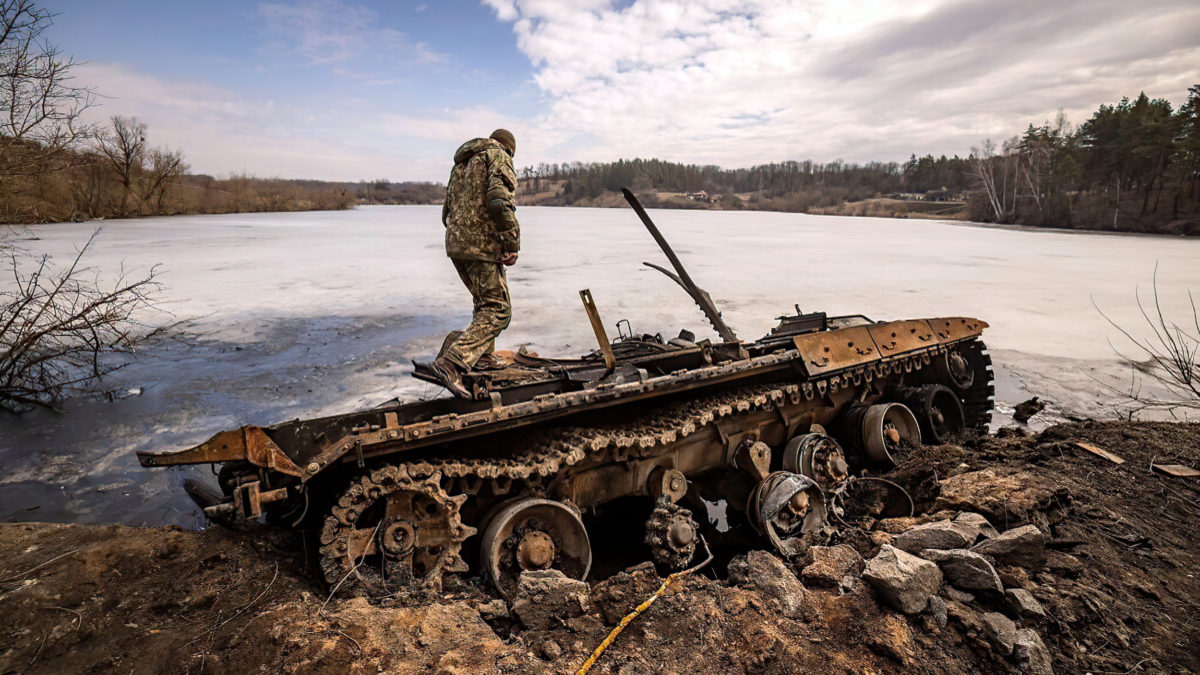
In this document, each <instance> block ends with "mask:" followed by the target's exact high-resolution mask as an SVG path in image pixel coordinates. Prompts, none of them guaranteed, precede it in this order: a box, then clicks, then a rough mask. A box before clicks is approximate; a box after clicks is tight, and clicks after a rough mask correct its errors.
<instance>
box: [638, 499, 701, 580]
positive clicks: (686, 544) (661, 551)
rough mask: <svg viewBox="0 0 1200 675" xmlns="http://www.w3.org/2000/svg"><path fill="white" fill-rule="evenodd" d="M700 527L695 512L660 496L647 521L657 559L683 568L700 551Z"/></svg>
mask: <svg viewBox="0 0 1200 675" xmlns="http://www.w3.org/2000/svg"><path fill="white" fill-rule="evenodd" d="M699 532H700V528H699V526H698V525H696V521H695V520H693V519H692V512H691V511H689V510H687V509H685V508H683V507H682V506H680V505H678V504H673V503H671V501H670V500H668V499H665V498H660V499H659V500H658V502H657V503H656V504H655V505H654V511H653V512H652V513H651V514H650V518H649V519H648V520H647V521H646V539H645V541H646V543H647V544H649V546H650V556H651V557H652V558H654V562H656V563H658V564H660V565H662V566H663V567H666V568H667V569H672V570H678V569H683V568H684V567H685V566H686V565H687V564H688V563H689V562H691V560H692V556H694V555H695V554H696V542H697V541H698V540H699V538H700V536H699Z"/></svg>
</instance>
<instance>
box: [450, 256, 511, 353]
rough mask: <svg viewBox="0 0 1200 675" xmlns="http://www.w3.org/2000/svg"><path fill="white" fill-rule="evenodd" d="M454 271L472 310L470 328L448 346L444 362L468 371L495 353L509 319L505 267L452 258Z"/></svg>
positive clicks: (509, 301)
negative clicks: (460, 280) (469, 296)
mask: <svg viewBox="0 0 1200 675" xmlns="http://www.w3.org/2000/svg"><path fill="white" fill-rule="evenodd" d="M451 261H452V262H453V263H454V269H456V270H458V276H459V278H460V279H462V282H463V284H464V285H465V286H466V287H467V290H469V291H471V300H472V301H473V303H474V308H473V311H472V313H471V325H469V326H467V328H466V330H464V331H463V332H462V335H460V336H458V339H457V340H455V341H454V342H453V343H452V344H450V345H449V346H448V347H447V348H446V351H445V356H446V358H448V359H450V361H452V362H453V363H454V364H455V365H458V366H460V367H462V368H464V369H466V370H470V369H471V368H472V367H473V366H474V365H475V362H476V361H478V360H479V359H480V358H481V357H482V356H483V355H485V354H491V353H492V352H493V351H494V350H495V349H496V337H497V336H498V335H500V332H501V331H503V330H504V329H505V328H508V322H509V320H510V319H512V301H511V300H510V299H509V297H508V280H507V279H505V278H504V266H503V265H501V264H500V263H495V262H486V261H483V260H461V259H459V258H451Z"/></svg>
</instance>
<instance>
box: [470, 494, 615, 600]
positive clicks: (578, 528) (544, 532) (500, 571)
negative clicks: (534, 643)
mask: <svg viewBox="0 0 1200 675" xmlns="http://www.w3.org/2000/svg"><path fill="white" fill-rule="evenodd" d="M480 567H481V568H482V570H483V572H484V573H485V574H487V575H488V577H489V578H490V579H491V580H492V584H493V585H494V586H495V587H496V589H497V590H499V591H500V593H501V595H503V596H504V597H506V598H512V597H513V596H514V595H516V592H517V582H518V580H519V579H520V577H521V572H531V571H537V570H548V569H555V570H558V571H560V572H562V573H563V574H565V575H567V576H568V577H571V578H573V579H586V578H587V575H588V572H589V571H590V570H591V568H592V544H591V541H590V540H589V539H588V534H587V530H586V529H585V528H584V526H583V521H582V520H580V518H579V514H578V513H577V512H576V511H575V510H574V509H572V508H571V507H569V506H567V505H566V504H563V503H562V502H556V501H552V500H549V499H538V498H532V497H531V498H526V499H515V500H512V501H511V502H508V503H506V504H504V505H502V506H501V507H500V508H499V509H498V510H497V511H496V512H495V514H493V515H492V516H491V518H490V520H489V521H488V523H487V526H486V528H485V529H484V532H483V541H482V543H481V545H480Z"/></svg>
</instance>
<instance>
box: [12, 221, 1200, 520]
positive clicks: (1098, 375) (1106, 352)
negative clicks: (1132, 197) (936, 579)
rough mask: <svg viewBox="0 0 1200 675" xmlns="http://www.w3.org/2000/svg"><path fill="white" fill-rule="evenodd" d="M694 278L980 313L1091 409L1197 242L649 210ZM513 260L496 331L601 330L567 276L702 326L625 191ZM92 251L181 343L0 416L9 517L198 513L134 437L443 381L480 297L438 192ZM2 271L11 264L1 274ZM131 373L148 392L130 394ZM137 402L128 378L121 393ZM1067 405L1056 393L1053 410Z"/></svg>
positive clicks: (804, 303) (180, 229)
mask: <svg viewBox="0 0 1200 675" xmlns="http://www.w3.org/2000/svg"><path fill="white" fill-rule="evenodd" d="M651 214H652V216H653V217H654V219H655V221H656V222H657V223H658V225H659V227H660V228H661V229H662V231H663V233H664V234H665V235H666V237H667V238H668V240H669V241H671V242H672V244H673V245H674V246H675V249H676V251H677V252H678V253H679V255H680V257H681V258H682V259H683V261H684V263H685V264H686V265H687V266H688V269H689V271H690V272H691V274H692V277H693V278H694V279H695V280H696V282H697V283H698V284H700V285H701V286H703V287H704V288H705V289H707V290H708V291H709V292H710V293H711V294H712V296H713V298H714V300H715V301H716V302H717V305H718V307H719V308H720V309H721V310H722V312H723V313H724V316H725V318H726V320H727V321H728V323H729V324H730V325H731V326H732V327H733V328H734V329H735V330H736V331H737V332H738V335H739V336H740V337H742V338H745V339H754V338H756V337H758V336H761V335H762V334H763V333H765V332H766V331H767V330H768V329H769V328H770V327H771V326H772V325H774V324H775V320H774V317H776V316H778V315H780V314H782V313H785V312H790V311H793V305H795V304H799V305H800V307H801V308H802V309H804V310H806V311H811V310H825V311H828V312H830V313H863V314H866V315H868V316H871V317H872V318H875V319H893V318H910V317H926V316H947V315H966V316H977V317H980V318H983V319H986V320H987V321H988V322H990V323H991V328H990V329H988V331H987V332H986V333H985V338H986V340H987V342H988V344H989V346H990V347H991V348H992V349H993V350H994V351H995V353H996V355H997V357H998V365H999V367H1000V369H1001V373H1000V375H999V379H998V386H999V388H1000V395H999V397H998V398H1000V408H1001V410H1002V411H1003V410H1004V409H1005V408H1006V407H1011V405H1012V404H1015V403H1017V402H1019V401H1020V400H1022V399H1023V398H1025V397H1027V396H1028V395H1029V392H1033V393H1037V394H1040V395H1042V396H1043V398H1051V399H1052V400H1055V401H1056V402H1057V403H1058V405H1057V410H1058V411H1059V412H1061V413H1070V412H1076V413H1085V414H1099V413H1102V412H1103V411H1104V410H1105V407H1106V405H1107V402H1106V400H1105V398H1104V396H1103V395H1102V394H1101V393H1097V392H1098V390H1099V387H1097V386H1096V384H1095V379H1100V380H1102V381H1104V382H1111V383H1114V384H1116V385H1118V386H1119V385H1120V384H1121V382H1122V378H1124V377H1125V372H1124V370H1123V369H1120V368H1118V367H1117V365H1116V363H1115V361H1114V359H1113V351H1112V347H1111V346H1110V345H1109V342H1108V341H1109V339H1110V338H1111V339H1113V340H1114V342H1116V341H1117V340H1118V337H1119V336H1118V334H1117V332H1116V331H1115V330H1114V329H1112V328H1111V327H1110V326H1109V325H1108V323H1107V322H1106V321H1105V319H1104V318H1103V317H1101V316H1100V314H1099V313H1098V312H1097V311H1096V309H1095V308H1094V307H1093V304H1092V303H1093V299H1094V301H1095V303H1096V305H1098V306H1099V307H1100V308H1102V309H1103V310H1104V311H1105V312H1106V313H1108V314H1109V316H1111V317H1112V318H1113V319H1114V320H1116V321H1118V322H1119V323H1121V324H1123V325H1126V326H1131V327H1135V328H1137V327H1138V326H1139V323H1140V322H1141V317H1140V315H1139V314H1138V312H1137V306H1136V304H1135V301H1134V289H1135V287H1137V286H1138V285H1140V286H1141V287H1142V289H1143V292H1144V293H1145V292H1146V291H1148V290H1149V284H1150V279H1151V275H1152V274H1153V271H1154V267H1155V265H1156V264H1157V265H1158V283H1159V292H1160V296H1161V297H1162V300H1163V305H1164V310H1166V311H1167V312H1168V314H1169V315H1176V316H1182V315H1183V313H1184V312H1187V313H1188V316H1189V317H1190V311H1191V310H1190V306H1189V305H1188V301H1187V296H1186V289H1188V288H1191V289H1194V290H1200V241H1197V240H1188V239H1178V238H1168V237H1139V236H1123V235H1101V234H1085V233H1074V232H1055V231H1034V230H1026V229H1009V228H988V227H979V226H972V225H966V224H961V223H948V222H938V221H923V220H893V219H876V218H840V217H832V216H809V215H801V214H772V213H754V212H716V211H711V212H710V211H651ZM519 215H520V218H521V224H522V230H523V250H522V251H521V258H520V261H519V263H518V265H517V266H516V267H514V268H512V269H511V270H510V273H509V285H510V288H511V293H512V297H513V306H514V317H513V322H512V325H511V327H510V328H509V330H508V331H507V332H506V333H505V334H504V336H503V337H502V338H501V346H502V347H510V348H511V347H515V346H517V345H519V344H522V343H527V344H529V345H530V347H531V348H532V349H534V350H536V351H538V352H540V353H542V354H547V355H578V354H581V353H583V352H585V351H588V350H590V349H591V348H592V347H593V344H592V341H593V338H592V334H591V329H590V327H589V325H588V322H587V319H586V315H585V314H584V312H583V309H582V306H581V304H580V302H579V298H578V294H577V291H578V290H579V289H582V288H590V289H591V290H592V294H593V296H594V297H595V299H596V302H597V305H598V307H599V309H600V312H601V315H602V316H603V317H604V320H605V323H606V324H607V325H608V326H609V327H610V332H613V333H615V330H613V329H612V328H611V327H612V326H613V324H615V323H616V321H617V320H618V319H622V318H628V319H629V320H630V321H631V322H632V324H633V327H634V329H635V330H636V331H637V332H639V333H641V332H649V333H656V332H662V333H663V335H664V336H667V337H670V336H673V335H674V334H675V333H677V332H678V330H679V329H680V328H690V329H692V330H693V331H695V332H696V333H697V334H698V335H700V336H701V337H704V336H712V335H713V331H712V329H711V328H710V327H709V326H708V325H707V322H706V321H705V320H704V318H703V316H702V315H701V314H700V312H699V310H698V309H697V308H696V307H695V305H693V304H692V303H691V301H690V300H689V299H688V298H687V296H686V295H685V294H684V293H683V291H682V290H680V289H679V288H678V287H677V286H675V284H674V282H672V281H670V280H668V279H667V278H666V277H664V276H662V275H661V274H659V273H658V272H655V271H653V270H649V269H647V268H645V267H642V265H641V262H642V261H644V260H645V261H651V262H657V263H660V264H662V263H664V257H663V255H662V253H661V252H659V251H658V249H657V247H656V246H655V245H654V242H653V241H652V240H651V238H650V237H649V235H648V234H647V233H646V231H645V230H644V229H643V228H642V226H641V224H640V223H639V222H638V220H637V217H636V216H635V215H634V214H633V212H632V211H630V210H628V209H579V208H547V207H535V208H522V209H521V210H520V213H519ZM95 226H96V224H95V223H81V224H59V225H45V226H37V227H34V228H32V232H33V233H34V235H35V236H36V237H37V238H38V239H37V240H33V241H25V242H23V245H24V247H25V248H27V249H28V250H30V251H32V252H35V253H39V254H40V253H47V254H50V255H52V256H54V258H55V259H56V260H58V261H60V262H65V261H66V259H67V258H68V257H69V256H71V255H73V253H74V251H75V250H76V248H77V247H78V246H79V245H81V244H82V243H83V241H85V240H86V238H87V237H88V235H89V234H90V233H91V232H92V230H93V229H94V228H95ZM87 261H88V262H89V263H90V264H91V265H92V266H94V267H96V268H98V269H100V270H102V272H104V273H106V274H108V275H111V274H112V273H114V271H115V270H116V269H118V268H119V267H120V266H121V265H124V266H125V267H126V268H133V269H135V270H137V269H140V270H145V269H148V268H149V267H150V266H152V265H155V264H161V265H162V267H161V270H162V272H163V276H162V280H163V282H164V283H165V285H166V288H165V298H164V299H165V301H166V302H165V307H166V308H167V309H169V310H170V311H171V312H173V313H174V315H175V318H176V319H183V320H188V321H189V324H190V325H189V328H190V330H191V331H192V332H193V333H194V334H195V336H196V337H195V339H193V340H192V341H191V342H190V343H189V344H183V343H177V342H165V343H163V344H161V345H158V346H156V347H153V348H151V349H148V350H146V351H145V352H144V353H143V354H142V355H141V356H140V358H139V360H138V361H137V362H135V363H134V364H133V365H131V366H130V367H129V368H128V369H126V370H124V371H122V372H120V373H118V374H117V375H116V376H115V377H114V378H113V379H111V380H110V381H108V382H106V384H105V386H106V388H109V389H111V390H113V391H114V392H115V394H116V397H117V400H114V401H112V402H108V401H98V400H91V399H77V400H73V401H71V402H69V404H68V406H67V407H68V412H67V413H66V414H64V415H55V414H51V413H45V412H36V413H33V414H29V415H24V416H22V417H20V418H13V417H0V462H3V467H4V469H5V470H4V472H3V476H2V477H0V518H3V519H40V520H54V521H85V522H125V523H143V522H145V523H164V522H173V523H180V524H198V522H199V520H198V519H197V517H196V511H195V509H194V508H193V507H192V506H191V504H190V503H189V502H188V501H187V500H186V497H183V494H182V490H181V489H179V488H178V483H179V482H180V481H181V480H182V478H183V477H186V476H188V475H193V474H196V473H201V472H206V471H207V468H204V469H184V470H174V471H161V470H154V471H147V470H142V469H141V468H140V467H138V465H137V462H136V459H135V458H134V457H133V452H134V451H137V450H171V449H178V448H180V447H184V446H186V445H190V444H194V443H197V442H200V441H202V440H204V439H205V438H207V437H208V436H210V435H211V434H212V433H214V432H216V431H220V430H223V429H226V428H232V427H235V426H237V425H240V424H247V423H255V424H270V423H273V422H277V421H280V420H284V419H289V418H293V417H300V416H307V415H314V414H327V413H333V412H342V411H349V410H354V409H358V408H361V407H365V406H369V405H375V404H378V403H380V402H383V401H386V400H387V399H389V398H392V397H393V396H400V397H401V398H416V397H421V396H433V395H438V394H440V391H439V390H438V389H437V388H435V387H430V386H427V385H425V384H424V383H421V382H418V381H416V380H413V379H412V378H411V377H409V376H408V373H409V372H410V370H411V365H410V363H409V361H408V359H409V358H410V357H413V356H417V355H421V354H426V353H431V352H432V351H434V350H435V349H436V347H437V345H438V344H440V341H441V337H442V336H443V335H444V334H445V333H446V332H447V331H449V330H451V329H454V328H461V327H462V326H463V325H465V323H466V322H467V320H468V318H469V314H470V307H469V304H470V303H469V296H468V295H467V293H466V291H465V289H463V287H462V285H461V283H460V282H459V280H458V278H457V276H456V274H455V273H454V270H453V268H452V267H451V266H450V264H449V262H448V261H447V260H446V259H445V257H444V256H443V254H442V228H441V224H440V220H439V207H429V206H412V207H362V208H358V209H355V210H353V211H345V212H312V213H277V214H238V215H221V216H179V217H171V218H147V219H140V220H122V221H110V222H108V223H105V224H104V231H103V233H102V234H101V235H100V237H99V238H98V239H97V241H96V243H95V245H94V249H93V251H91V252H90V253H89V255H88V257H87ZM0 283H11V281H8V280H5V281H4V282H0ZM138 388H142V392H143V393H142V394H141V395H136V396H130V395H129V392H130V391H131V390H136V389H138ZM123 396H124V397H125V398H120V397H123ZM1052 409H1054V408H1052Z"/></svg>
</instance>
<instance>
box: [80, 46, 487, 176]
mask: <svg viewBox="0 0 1200 675" xmlns="http://www.w3.org/2000/svg"><path fill="white" fill-rule="evenodd" d="M76 68H77V70H76V72H75V73H74V74H75V75H76V76H77V77H78V78H79V80H80V81H83V82H87V83H88V84H89V85H91V86H93V87H95V88H96V90H97V91H99V92H101V93H102V94H104V95H105V96H106V98H103V99H101V100H100V105H99V106H97V107H95V108H93V109H91V110H89V111H88V113H89V115H90V116H91V119H92V120H95V121H101V120H104V119H107V118H108V117H111V116H113V115H124V116H130V117H137V118H138V119H139V120H141V121H143V122H145V123H146V124H147V125H148V127H149V130H148V136H149V139H150V142H151V143H152V144H153V145H159V146H168V147H171V148H175V149H180V150H182V151H183V154H184V157H185V159H186V160H187V162H188V163H189V164H190V165H191V166H192V169H193V171H195V172H197V173H208V174H213V175H226V174H228V173H231V172H242V171H245V172H248V173H251V174H254V175H258V176H278V177H284V178H322V179H329V180H359V179H370V178H376V177H387V178H391V179H393V180H444V177H443V174H446V173H448V172H449V169H450V156H451V154H452V152H453V148H454V147H456V146H457V143H459V142H461V141H463V140H465V139H466V138H470V137H471V135H473V134H478V133H480V132H479V131H478V130H477V129H476V128H475V127H474V126H472V125H475V124H478V123H479V122H482V121H483V120H486V119H488V118H489V114H490V113H488V112H487V111H486V110H483V109H472V110H470V111H463V112H462V113H457V114H456V113H453V112H451V113H447V114H440V115H437V116H436V117H433V118H430V119H422V118H419V117H409V118H402V119H400V120H398V119H397V118H396V117H395V116H391V115H386V114H382V113H378V112H375V111H373V110H372V109H370V108H369V107H366V106H363V105H358V104H357V103H360V102H349V103H348V104H347V105H348V107H346V108H328V107H322V108H319V109H310V108H300V107H295V106H290V105H283V104H280V103H278V102H275V101H272V100H270V99H265V98H253V97H245V96H240V95H238V94H235V93H234V92H232V91H230V90H227V89H223V88H220V87H216V86H213V85H211V84H207V83H204V82H189V81H181V80H170V81H168V80H163V79H159V78H156V77H152V76H149V75H145V74H143V73H141V72H139V71H137V70H134V69H132V68H130V67H128V66H125V65H122V64H111V63H86V64H80V65H78V66H76ZM454 120H458V121H457V123H456V122H455V121H454ZM485 126H486V124H485ZM431 130H437V131H436V133H434V132H433V131H431ZM484 133H486V132H484ZM429 138H432V139H435V140H437V141H439V143H438V144H436V145H435V149H437V150H440V152H426V151H423V150H421V149H420V148H414V141H418V142H419V141H420V139H429ZM443 155H445V156H444V157H443Z"/></svg>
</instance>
